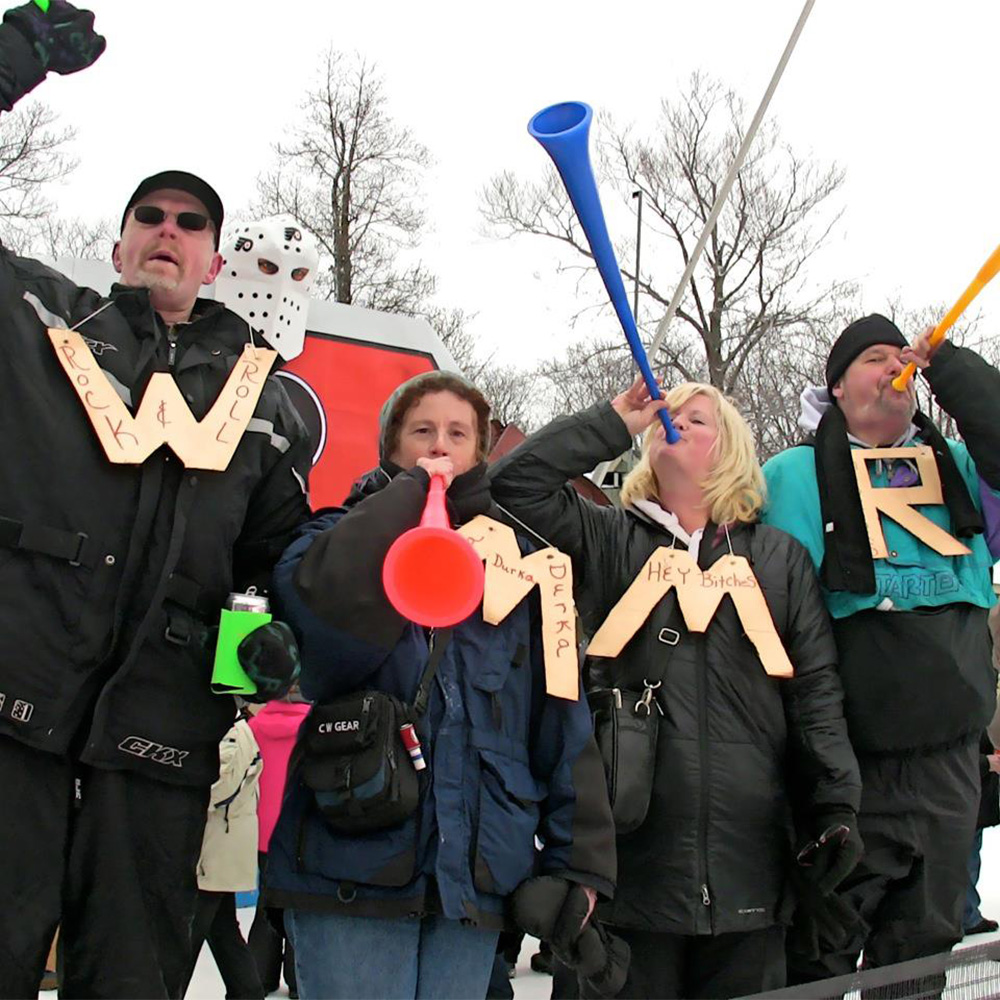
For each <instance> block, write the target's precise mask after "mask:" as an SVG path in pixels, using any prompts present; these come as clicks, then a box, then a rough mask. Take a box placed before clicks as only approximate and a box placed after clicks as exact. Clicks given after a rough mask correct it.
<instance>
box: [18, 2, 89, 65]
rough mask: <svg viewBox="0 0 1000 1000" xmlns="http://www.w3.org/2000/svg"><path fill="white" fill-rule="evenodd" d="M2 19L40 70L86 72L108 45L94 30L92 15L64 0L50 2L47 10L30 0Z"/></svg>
mask: <svg viewBox="0 0 1000 1000" xmlns="http://www.w3.org/2000/svg"><path fill="white" fill-rule="evenodd" d="M3 19H4V22H5V23H6V24H9V25H10V26H11V27H12V28H14V29H16V30H17V31H18V32H19V33H20V34H21V35H22V36H23V37H24V39H25V40H26V41H27V42H28V44H29V45H30V46H31V48H32V50H33V51H34V53H35V56H36V57H37V59H38V61H39V62H40V63H41V64H42V68H43V69H45V70H51V71H52V72H55V73H59V74H62V75H65V74H67V73H76V72H77V71H78V70H81V69H86V68H87V67H88V66H90V65H91V64H92V63H94V62H95V61H96V60H97V58H98V57H99V56H100V54H101V53H102V52H103V51H104V47H105V45H106V44H107V43H106V42H105V40H104V37H103V36H102V35H98V34H97V33H96V32H95V31H94V15H93V14H92V13H91V12H90V11H89V10H77V8H76V7H74V6H73V5H72V4H70V3H67V2H66V0H49V9H48V11H43V10H42V9H41V7H39V6H38V4H36V3H34V0H32V2H31V3H26V4H24V5H23V6H21V7H15V8H13V9H12V10H8V11H7V12H6V13H5V14H4V16H3Z"/></svg>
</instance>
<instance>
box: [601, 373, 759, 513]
mask: <svg viewBox="0 0 1000 1000" xmlns="http://www.w3.org/2000/svg"><path fill="white" fill-rule="evenodd" d="M699 395H701V396H705V397H706V398H707V399H709V400H711V402H712V404H713V406H714V409H715V419H716V423H717V424H718V428H719V433H718V437H717V438H716V440H715V444H714V445H713V446H712V457H713V459H714V461H713V464H712V471H711V473H709V475H708V477H707V478H706V479H705V481H704V482H702V483H701V484H700V485H701V488H702V490H703V491H704V495H705V506H706V507H707V508H708V516H709V517H710V518H711V519H712V521H714V522H715V524H729V523H732V522H733V521H743V522H747V523H749V522H751V521H756V520H757V515H758V514H759V513H760V510H761V508H762V507H763V506H764V499H765V496H766V487H765V485H764V476H763V474H762V473H761V471H760V465H759V464H758V462H757V454H756V452H755V450H754V444H753V435H751V433H750V428H749V427H748V426H747V423H746V421H745V420H744V419H743V417H742V416H741V415H740V412H739V410H737V409H736V407H735V406H734V405H733V403H732V401H731V400H729V399H728V398H727V397H726V396H724V395H723V394H722V393H721V392H719V390H718V389H716V388H715V386H712V385H706V384H704V383H702V382H684V383H682V384H681V385H679V386H677V387H676V388H674V389H671V390H670V392H668V393H667V395H666V400H667V407H668V409H669V410H670V412H671V413H676V412H677V411H678V410H679V409H680V408H681V407H682V406H683V405H684V404H685V403H686V402H687V401H688V400H689V399H692V398H693V397H695V396H699ZM656 427H657V424H655V423H654V424H653V425H652V426H651V427H650V428H649V430H648V431H646V434H645V437H644V438H643V442H642V459H641V460H640V461H639V464H638V465H637V466H636V467H635V468H634V469H633V470H632V471H631V472H630V473H629V474H628V476H626V478H625V482H624V483H622V489H621V503H622V506H623V507H625V506H628V505H629V504H630V503H634V502H635V501H636V500H657V501H658V500H659V495H660V485H659V483H658V482H657V479H656V473H655V472H654V471H653V467H652V466H651V465H650V464H649V445H650V442H651V441H652V437H653V433H654V432H655V430H656Z"/></svg>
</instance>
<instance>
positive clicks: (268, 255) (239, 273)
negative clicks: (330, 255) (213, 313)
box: [215, 218, 319, 361]
mask: <svg viewBox="0 0 1000 1000" xmlns="http://www.w3.org/2000/svg"><path fill="white" fill-rule="evenodd" d="M219 253H220V254H222V258H223V266H222V270H221V271H220V272H219V276H218V277H217V278H216V279H215V284H216V297H217V298H218V299H219V300H220V301H222V302H225V304H226V305H227V306H228V307H229V308H230V309H232V311H233V312H234V313H237V314H238V315H240V316H242V317H243V319H245V320H246V321H247V323H248V324H249V325H250V328H251V329H252V330H253V332H254V335H255V336H256V335H258V334H259V335H260V336H261V337H263V338H264V340H266V341H267V343H268V345H269V346H270V347H273V348H274V349H275V350H276V351H277V352H278V354H280V355H281V357H282V358H284V360H285V361H290V360H291V359H292V358H294V357H297V356H298V355H299V354H301V353H302V348H303V345H304V344H305V339H306V320H307V319H308V317H309V289H310V288H312V285H313V282H314V281H315V280H316V268H317V266H318V264H319V250H318V249H317V246H316V240H315V239H314V238H313V236H312V235H311V234H310V233H308V232H306V230H304V229H302V228H301V227H300V226H298V225H296V224H295V223H294V222H291V221H290V220H287V219H282V218H273V219H264V220H262V221H260V222H250V223H237V224H234V225H231V226H227V227H226V229H225V231H224V232H223V235H222V241H221V243H220V244H219Z"/></svg>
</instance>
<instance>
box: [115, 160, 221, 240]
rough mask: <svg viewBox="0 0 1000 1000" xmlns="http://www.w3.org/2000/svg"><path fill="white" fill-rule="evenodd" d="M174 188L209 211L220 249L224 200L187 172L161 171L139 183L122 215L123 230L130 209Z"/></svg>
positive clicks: (207, 185) (209, 186)
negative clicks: (153, 195)
mask: <svg viewBox="0 0 1000 1000" xmlns="http://www.w3.org/2000/svg"><path fill="white" fill-rule="evenodd" d="M167 188H172V189H173V190H175V191H184V192H185V193H186V194H189V195H192V196H193V197H195V198H197V199H198V200H199V201H200V202H201V203H202V204H203V205H204V206H205V208H206V209H207V210H208V217H209V218H210V219H211V220H212V224H213V225H214V226H215V249H216V250H218V249H219V237H220V236H221V234H222V219H223V216H224V212H223V209H222V199H221V198H220V197H219V195H218V193H217V192H216V190H215V188H213V187H212V185H211V184H209V183H208V182H207V181H203V180H202V179H201V178H200V177H196V176H195V175H194V174H189V173H188V172H187V171H186V170H161V171H160V173H158V174H153V176H152V177H147V178H146V179H145V180H144V181H140V182H139V186H138V187H137V188H136V189H135V190H134V191H133V192H132V197H131V198H129V200H128V204H127V205H126V206H125V211H124V212H123V213H122V229H124V228H125V220H126V219H128V213H129V209H130V208H132V206H133V205H135V204H136V202H139V201H141V200H142V199H143V198H145V197H146V195H147V194H152V193H153V192H154V191H165V190H166V189H167Z"/></svg>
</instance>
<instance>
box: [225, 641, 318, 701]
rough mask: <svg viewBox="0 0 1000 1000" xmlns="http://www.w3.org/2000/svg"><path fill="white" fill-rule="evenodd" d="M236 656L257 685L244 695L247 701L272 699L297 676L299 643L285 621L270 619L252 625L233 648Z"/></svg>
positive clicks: (285, 691)
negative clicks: (255, 688)
mask: <svg viewBox="0 0 1000 1000" xmlns="http://www.w3.org/2000/svg"><path fill="white" fill-rule="evenodd" d="M236 656H237V658H238V659H239V661H240V666H241V667H242V668H243V670H244V672H245V673H246V675H247V677H249V678H250V680H252V681H253V682H254V684H256V685H257V693H256V694H254V695H249V696H247V699H246V700H247V701H254V702H264V701H274V700H275V699H276V698H281V697H282V696H284V695H286V694H287V693H288V690H289V688H291V686H292V685H293V684H294V683H295V682H296V681H297V680H298V679H299V671H300V670H301V667H302V664H301V662H300V660H299V644H298V643H297V642H296V641H295V636H294V635H293V634H292V630H291V629H290V628H289V627H288V625H286V624H285V622H274V621H272V622H268V623H267V624H266V625H261V626H260V627H259V628H255V629H254V630H253V631H252V632H251V633H250V634H249V635H247V636H245V637H244V639H243V641H242V642H241V643H240V644H239V646H238V647H237V648H236Z"/></svg>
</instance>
